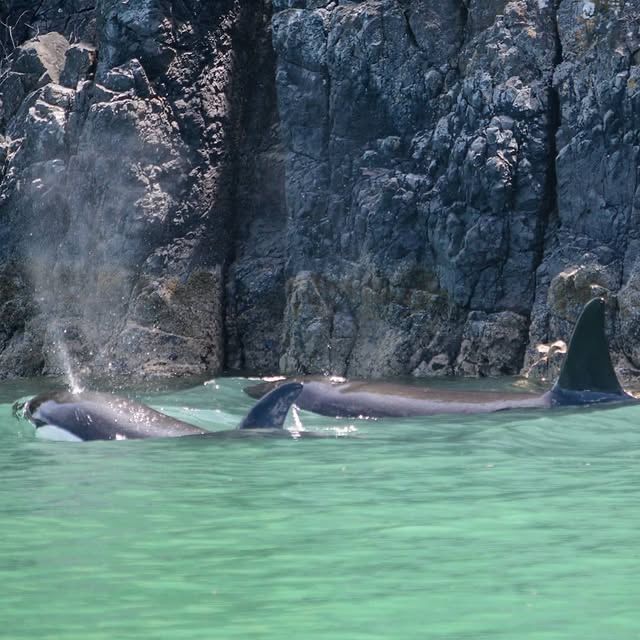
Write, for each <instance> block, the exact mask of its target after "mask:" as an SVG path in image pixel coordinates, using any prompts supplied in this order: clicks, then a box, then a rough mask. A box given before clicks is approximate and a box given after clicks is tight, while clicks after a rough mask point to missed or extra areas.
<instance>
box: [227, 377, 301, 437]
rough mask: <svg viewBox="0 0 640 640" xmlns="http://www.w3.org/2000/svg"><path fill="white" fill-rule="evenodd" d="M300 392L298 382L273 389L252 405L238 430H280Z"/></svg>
mask: <svg viewBox="0 0 640 640" xmlns="http://www.w3.org/2000/svg"><path fill="white" fill-rule="evenodd" d="M301 391H302V385H301V384H300V383H299V382H291V383H289V384H283V385H281V386H279V387H278V388H276V389H274V390H273V391H271V392H270V393H268V394H267V395H266V396H264V398H262V400H259V401H258V402H257V403H256V404H255V405H254V407H253V409H251V411H249V413H248V414H247V415H246V417H245V419H244V420H243V421H242V422H241V423H240V425H239V426H238V429H282V425H283V424H284V419H285V418H286V417H287V413H288V412H289V409H290V408H291V405H292V404H293V403H294V402H295V400H296V398H297V397H298V396H299V395H300V392H301Z"/></svg>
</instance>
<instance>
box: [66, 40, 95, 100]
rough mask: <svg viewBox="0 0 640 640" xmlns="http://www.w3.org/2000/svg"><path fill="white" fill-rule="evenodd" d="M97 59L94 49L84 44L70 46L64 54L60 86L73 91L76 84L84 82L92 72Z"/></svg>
mask: <svg viewBox="0 0 640 640" xmlns="http://www.w3.org/2000/svg"><path fill="white" fill-rule="evenodd" d="M96 59H97V50H96V48H95V47H94V46H93V45H91V44H88V43H86V42H79V43H77V44H72V45H71V46H70V47H69V48H68V49H67V52H66V59H65V63H64V69H63V70H62V73H61V75H60V84H63V85H64V86H65V87H70V88H72V89H75V88H76V86H77V85H78V82H80V81H81V80H86V79H87V77H88V76H89V75H90V73H91V72H92V71H93V69H94V67H95V64H96Z"/></svg>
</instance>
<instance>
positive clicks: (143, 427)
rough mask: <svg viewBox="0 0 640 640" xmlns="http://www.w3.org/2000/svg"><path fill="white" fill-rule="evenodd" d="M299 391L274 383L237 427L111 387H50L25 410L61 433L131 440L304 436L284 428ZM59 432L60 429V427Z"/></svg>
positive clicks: (35, 421) (40, 426) (36, 422)
mask: <svg viewBox="0 0 640 640" xmlns="http://www.w3.org/2000/svg"><path fill="white" fill-rule="evenodd" d="M301 391H302V385H301V384H298V383H295V382H292V383H290V384H285V385H282V386H280V387H278V388H277V389H274V390H273V391H271V392H270V393H268V394H267V395H266V396H264V397H263V398H262V399H261V400H259V401H258V402H257V403H256V404H255V405H254V406H253V408H252V409H251V410H250V411H249V413H248V414H247V415H246V416H245V418H244V419H243V420H242V422H241V423H240V425H239V426H238V427H237V428H236V429H232V430H226V431H207V430H206V429H200V428H199V427H195V426H193V425H191V424H189V423H187V422H183V421H182V420H177V419H176V418H172V417H170V416H167V415H165V414H164V413H160V412H159V411H155V410H154V409H151V408H150V407H147V406H146V405H143V404H140V403H138V402H133V401H132V400H128V399H127V398H121V397H119V396H116V395H112V394H109V393H97V392H87V391H83V392H79V393H72V392H70V391H53V392H47V393H41V394H40V395H38V396H36V397H35V398H32V399H31V400H29V401H28V402H27V403H26V405H25V407H24V413H25V416H26V417H27V418H28V419H29V420H30V421H31V422H32V423H33V424H34V425H35V426H36V429H42V430H43V431H45V429H44V427H49V428H52V429H53V430H55V431H57V432H58V433H57V436H58V437H60V435H62V434H64V436H65V439H71V440H77V441H86V440H130V439H140V438H178V437H184V436H194V437H200V438H229V437H245V436H262V437H264V436H284V437H308V436H313V435H315V434H313V433H311V432H307V431H301V432H298V433H295V434H293V433H292V432H290V431H288V430H287V429H284V428H283V425H284V420H285V418H286V416H287V413H288V411H289V408H290V407H291V405H292V404H293V402H294V401H295V399H296V398H297V397H298V395H299V394H300V392H301ZM60 432H62V434H61V433H60Z"/></svg>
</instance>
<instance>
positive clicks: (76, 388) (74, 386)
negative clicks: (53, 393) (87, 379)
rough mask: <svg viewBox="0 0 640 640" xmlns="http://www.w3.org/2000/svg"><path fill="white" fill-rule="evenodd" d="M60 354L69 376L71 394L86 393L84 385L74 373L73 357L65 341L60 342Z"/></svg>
mask: <svg viewBox="0 0 640 640" xmlns="http://www.w3.org/2000/svg"><path fill="white" fill-rule="evenodd" d="M58 352H59V354H60V359H61V360H62V366H63V368H64V372H65V374H66V376H67V381H68V382H69V390H70V391H71V393H80V392H81V391H84V389H83V387H82V385H81V384H80V382H79V381H78V379H77V378H76V376H75V374H74V373H73V368H72V366H71V357H70V356H69V350H68V349H67V345H66V344H65V342H64V340H60V341H59V342H58Z"/></svg>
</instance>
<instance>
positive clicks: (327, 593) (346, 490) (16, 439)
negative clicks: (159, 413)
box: [0, 379, 640, 640]
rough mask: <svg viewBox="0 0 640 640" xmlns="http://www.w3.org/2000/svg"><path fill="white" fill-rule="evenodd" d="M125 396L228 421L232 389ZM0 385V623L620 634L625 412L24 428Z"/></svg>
mask: <svg viewBox="0 0 640 640" xmlns="http://www.w3.org/2000/svg"><path fill="white" fill-rule="evenodd" d="M218 382H219V385H218V388H216V386H215V385H208V386H202V385H199V386H197V387H195V388H193V389H188V390H182V391H176V392H173V393H164V394H161V395H157V394H153V395H149V394H147V395H143V396H141V397H142V399H143V401H146V402H148V403H149V404H152V405H153V406H154V407H157V408H161V409H164V410H166V411H167V412H170V413H172V414H174V415H177V416H178V417H180V418H183V419H186V420H190V421H192V422H194V423H196V424H198V425H201V426H207V425H211V424H215V425H216V426H217V427H232V426H234V425H235V423H237V421H238V420H239V419H240V417H241V416H242V414H243V413H244V412H245V410H246V409H247V408H248V407H249V406H250V405H251V400H250V399H249V398H247V397H246V396H244V395H243V394H242V392H241V387H242V384H243V381H241V380H237V379H229V380H221V381H218ZM40 388H41V385H37V384H31V385H27V384H26V383H23V384H21V385H16V384H14V385H7V384H5V385H4V386H1V385H0V402H2V404H1V405H0V637H1V638H7V639H11V640H18V639H22V638H29V639H43V638H52V639H53V638H55V639H64V640H67V639H78V640H96V639H105V640H107V639H109V640H124V639H128V638H136V639H137V638H140V639H155V638H158V639H175V640H186V639H193V640H196V639H198V640H200V639H212V638H215V639H218V638H220V639H224V640H232V639H235V638H238V639H240V638H242V639H246V638H261V639H262V638H264V639H273V640H276V639H277V640H282V639H283V638H284V639H291V640H294V639H296V640H297V639H304V640H313V639H334V638H335V639H340V640H360V639H363V640H364V639H367V640H373V639H383V638H384V639H407V638H416V639H418V638H420V639H425V638H427V639H440V638H447V639H459V640H463V639H465V640H466V639H468V640H479V639H487V640H489V639H491V640H495V639H499V638H509V639H518V640H521V639H524V638H532V639H533V638H535V639H536V640H537V639H545V638H549V639H560V638H563V639H564V638H566V639H571V640H575V639H580V640H585V639H589V638H593V639H594V640H595V639H597V640H603V639H605V638H614V639H616V640H619V639H626V638H639V637H640V612H639V610H638V604H639V603H640V558H639V556H640V546H639V544H638V536H639V531H640V469H639V458H640V406H638V407H627V408H618V409H609V410H576V411H561V412H553V411H547V412H539V413H530V414H508V413H503V414H500V415H494V416H478V417H466V418H451V417H445V418H433V417H431V418H424V419H412V420H405V421H399V420H394V421H384V422H383V421H379V422H368V421H352V422H349V421H345V420H342V421H337V420H332V419H329V418H323V417H320V416H314V415H312V414H307V413H301V414H300V416H301V419H302V421H303V423H304V425H305V427H306V428H309V429H318V430H323V431H326V432H327V433H333V432H334V430H347V429H348V428H349V427H350V426H351V425H352V426H353V427H354V428H355V429H356V433H357V436H358V437H357V438H345V437H336V438H328V439H321V440H315V439H312V440H309V439H303V440H298V441H290V440H267V441H265V440H259V441H250V440H246V439H243V440H239V441H235V440H231V441H223V442H222V441H215V440H211V441H206V440H204V441H200V440H194V439H186V440H174V439H168V440H155V441H150V440H147V441H129V442H93V443H67V442H46V441H40V440H36V439H35V437H34V434H33V429H32V428H31V427H30V426H29V425H28V424H25V423H23V422H18V421H16V420H15V419H14V418H13V417H12V416H11V403H12V402H13V401H14V400H16V399H18V398H20V397H22V396H25V395H29V394H30V393H32V392H33V391H35V390H38V389H40Z"/></svg>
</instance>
